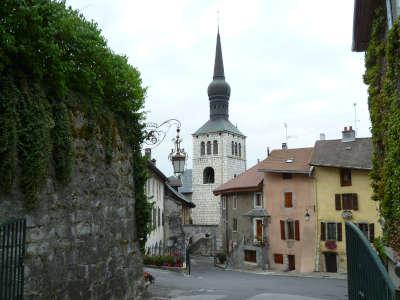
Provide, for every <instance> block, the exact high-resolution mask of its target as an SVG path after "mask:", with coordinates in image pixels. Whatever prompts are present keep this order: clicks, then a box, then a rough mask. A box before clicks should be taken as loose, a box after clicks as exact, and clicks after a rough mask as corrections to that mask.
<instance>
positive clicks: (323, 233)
mask: <svg viewBox="0 0 400 300" xmlns="http://www.w3.org/2000/svg"><path fill="white" fill-rule="evenodd" d="M325 235H326V232H325V223H324V222H321V241H325V240H326V237H325Z"/></svg>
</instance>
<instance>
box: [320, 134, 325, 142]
mask: <svg viewBox="0 0 400 300" xmlns="http://www.w3.org/2000/svg"><path fill="white" fill-rule="evenodd" d="M325 139H326V136H325V133H320V134H319V140H320V141H325Z"/></svg>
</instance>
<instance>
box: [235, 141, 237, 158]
mask: <svg viewBox="0 0 400 300" xmlns="http://www.w3.org/2000/svg"><path fill="white" fill-rule="evenodd" d="M235 155H237V143H235Z"/></svg>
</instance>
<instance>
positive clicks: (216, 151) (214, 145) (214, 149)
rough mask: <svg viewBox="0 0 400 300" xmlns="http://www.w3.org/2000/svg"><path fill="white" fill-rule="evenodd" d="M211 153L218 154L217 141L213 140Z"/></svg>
mask: <svg viewBox="0 0 400 300" xmlns="http://www.w3.org/2000/svg"><path fill="white" fill-rule="evenodd" d="M213 154H218V142H217V141H214V142H213Z"/></svg>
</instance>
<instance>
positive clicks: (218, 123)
mask: <svg viewBox="0 0 400 300" xmlns="http://www.w3.org/2000/svg"><path fill="white" fill-rule="evenodd" d="M213 132H230V133H234V134H237V135H241V136H245V135H244V134H243V133H241V132H240V130H239V129H238V128H237V127H236V126H235V125H233V124H232V123H231V122H230V121H229V120H227V119H222V118H221V119H215V120H208V121H207V122H206V123H205V124H204V125H203V126H201V127H200V129H198V130H197V131H196V132H195V133H194V135H196V134H205V133H213Z"/></svg>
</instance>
